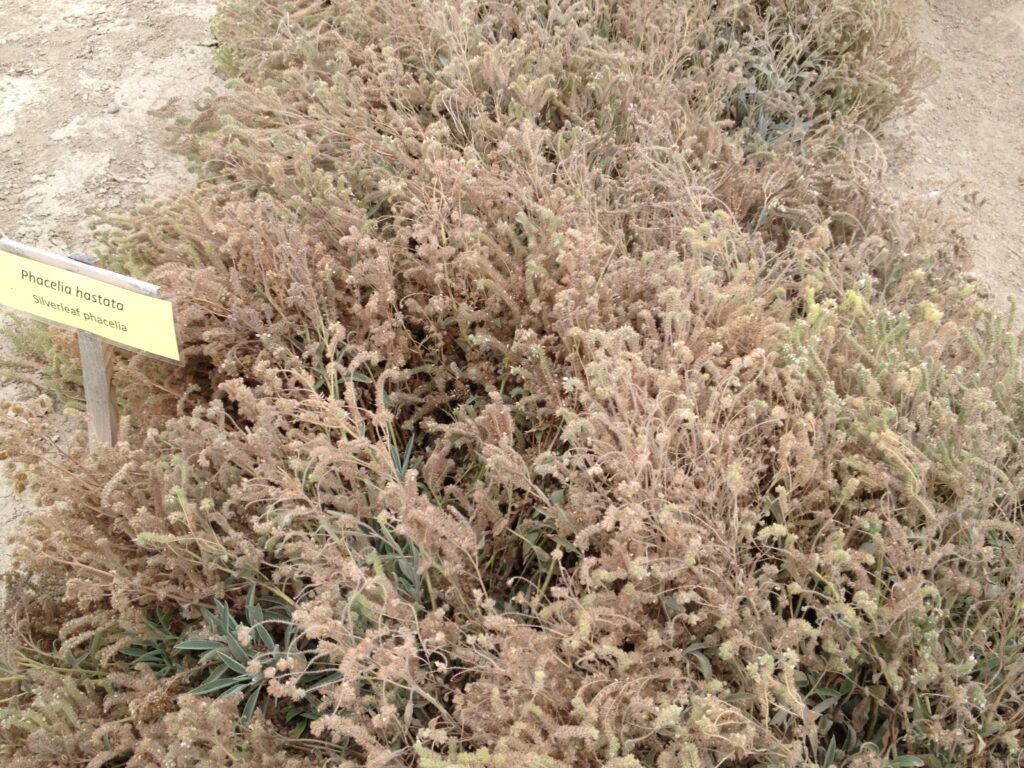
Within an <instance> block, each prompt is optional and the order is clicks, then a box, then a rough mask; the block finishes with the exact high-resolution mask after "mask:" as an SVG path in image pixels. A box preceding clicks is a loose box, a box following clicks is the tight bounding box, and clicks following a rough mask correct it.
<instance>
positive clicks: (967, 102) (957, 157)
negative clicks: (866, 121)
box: [890, 0, 1024, 322]
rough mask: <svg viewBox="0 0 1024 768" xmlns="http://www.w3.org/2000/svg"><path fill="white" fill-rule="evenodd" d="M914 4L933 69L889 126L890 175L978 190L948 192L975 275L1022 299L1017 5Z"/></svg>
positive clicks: (919, 188)
mask: <svg viewBox="0 0 1024 768" xmlns="http://www.w3.org/2000/svg"><path fill="white" fill-rule="evenodd" d="M912 2H913V3H914V6H912V20H913V24H912V27H913V32H914V35H915V37H916V38H917V40H918V42H919V44H920V46H921V49H922V50H923V51H924V53H925V54H926V55H927V56H928V57H930V58H931V59H933V61H934V64H935V66H936V67H937V73H936V76H935V77H934V78H933V80H932V81H931V82H930V83H929V84H928V85H927V86H926V87H925V88H924V92H923V94H922V96H923V99H922V103H921V105H920V106H919V107H918V108H917V110H916V111H915V112H914V113H913V114H912V115H910V116H909V117H908V118H906V119H903V120H901V121H899V122H898V123H896V125H895V126H894V127H893V130H892V134H893V137H894V138H895V140H896V141H895V147H894V148H891V149H890V155H891V157H892V163H893V167H894V170H895V172H896V174H897V177H898V178H897V181H898V182H899V183H901V184H903V185H904V186H905V187H906V188H907V189H909V190H911V191H914V192H917V193H921V194H934V193H945V192H951V191H955V190H956V189H957V188H958V187H959V186H960V185H966V187H965V190H964V191H966V192H968V193H970V192H976V193H977V195H976V200H977V203H969V202H965V201H964V195H963V194H955V193H954V194H950V195H949V196H948V197H947V201H948V202H949V203H950V204H955V201H956V200H957V199H959V200H960V201H961V203H960V208H961V210H962V213H963V215H964V218H965V219H966V220H969V223H968V224H967V226H966V230H965V231H966V234H967V236H968V238H969V240H970V245H971V251H972V253H973V256H974V260H975V268H974V274H975V275H976V277H978V278H979V279H980V281H981V282H982V283H983V284H984V285H986V286H987V287H988V289H989V290H990V292H991V293H992V295H993V297H994V298H995V299H996V301H997V302H998V304H999V305H1000V306H1004V307H1005V306H1006V305H1007V304H1008V302H1009V300H1010V299H1011V298H1012V299H1016V300H1017V301H1018V304H1024V302H1022V301H1021V300H1022V299H1024V1H1022V0H912ZM1021 314H1024V306H1019V308H1018V322H1019V321H1020V319H1021V317H1020V316H1021Z"/></svg>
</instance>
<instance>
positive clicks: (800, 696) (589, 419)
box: [0, 0, 1024, 768]
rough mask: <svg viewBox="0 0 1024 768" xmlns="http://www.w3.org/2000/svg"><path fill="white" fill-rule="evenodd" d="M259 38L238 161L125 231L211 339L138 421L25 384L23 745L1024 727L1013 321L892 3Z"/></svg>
mask: <svg viewBox="0 0 1024 768" xmlns="http://www.w3.org/2000/svg"><path fill="white" fill-rule="evenodd" d="M218 34H219V36H220V40H221V42H220V49H219V52H218V55H219V57H220V61H221V64H222V66H223V67H224V68H225V71H226V73H227V74H228V75H229V76H231V77H233V78H234V79H233V80H232V81H230V82H231V83H232V84H233V90H232V91H231V92H230V93H229V95H228V96H227V97H225V98H224V99H222V100H221V101H219V102H218V103H217V104H216V105H215V106H213V107H212V108H211V109H210V110H209V111H208V113H206V114H205V115H204V116H203V117H202V118H201V119H200V120H199V121H197V123H196V124H195V125H193V126H192V130H191V131H190V132H188V133H187V134H186V135H185V136H183V140H184V141H185V142H186V144H187V146H188V147H189V149H190V151H192V152H194V153H195V156H196V158H197V161H198V163H199V165H198V167H199V168H200V169H201V171H202V179H201V181H200V183H199V184H198V186H197V188H196V189H195V190H193V191H191V192H189V193H188V194H186V195H184V196H183V197H181V198H180V199H178V200H174V201H169V202H164V203H160V204H155V205H151V206H149V207H145V208H143V209H141V210H140V211H139V212H138V213H137V214H136V215H134V216H133V217H130V218H128V219H126V220H125V221H124V222H122V223H121V225H120V226H119V228H117V229H116V230H115V231H114V232H112V233H111V234H110V245H111V247H110V252H109V254H108V259H109V261H110V262H111V263H114V264H117V265H121V266H123V267H126V268H132V269H136V270H139V271H145V272H147V273H148V274H150V275H151V276H152V279H154V280H156V281H158V282H160V283H161V284H164V285H167V286H168V287H169V288H170V289H172V290H173V291H175V292H176V293H177V295H178V297H179V313H180V317H181V320H182V324H183V328H182V336H183V339H184V353H185V358H186V365H185V367H184V368H183V369H181V370H180V371H170V372H169V371H167V369H165V368H158V367H156V364H154V363H151V362H149V361H144V360H135V361H132V362H130V363H125V364H123V367H122V368H121V370H120V379H121V381H122V382H124V383H125V387H124V390H123V391H124V392H125V396H126V397H127V398H128V401H129V404H130V408H128V409H126V410H127V411H128V412H129V413H130V414H131V418H130V420H129V421H128V422H127V424H126V426H125V428H124V430H123V441H122V442H121V443H120V444H119V445H118V446H117V447H116V448H114V449H110V450H106V451H103V452H101V453H99V454H90V453H89V452H87V451H86V450H84V447H83V446H81V445H73V446H72V447H71V448H69V449H68V453H67V455H65V456H62V457H61V459H60V461H54V460H52V457H51V455H50V453H51V450H52V449H51V447H50V446H49V445H48V444H47V442H46V440H45V439H44V435H45V423H46V422H45V414H40V413H39V412H38V411H35V410H32V409H28V408H23V409H21V410H16V411H11V412H9V413H8V414H7V415H5V416H4V419H3V426H4V428H5V429H7V430H18V432H19V435H23V437H22V438H21V439H19V440H18V441H17V442H16V443H11V444H10V445H9V446H8V447H7V448H5V451H6V452H7V454H8V456H9V457H10V458H12V459H14V460H15V462H16V463H17V465H18V466H19V467H20V472H21V475H20V477H21V478H22V481H23V482H25V483H28V484H31V485H32V486H33V487H34V488H35V489H36V491H37V492H38V493H39V494H40V495H42V496H43V497H44V498H45V499H48V500H50V501H51V506H50V507H49V508H48V509H46V510H45V511H44V512H42V513H40V514H39V515H38V516H36V517H35V518H34V519H32V520H31V521H29V522H28V524H27V525H26V532H25V542H26V543H27V545H28V546H26V547H24V548H23V550H22V552H21V556H20V557H21V563H22V566H23V569H24V571H25V572H26V573H31V574H33V576H32V578H30V579H27V581H26V583H23V584H21V585H20V586H17V589H16V590H15V594H20V595H21V598H20V603H19V602H17V601H15V603H14V604H15V605H21V606H22V607H21V613H20V614H19V616H20V617H21V618H19V620H18V621H16V622H14V623H13V625H14V626H15V627H16V628H17V629H18V630H19V635H18V638H15V639H11V640H9V641H8V642H7V643H6V646H7V655H8V660H7V662H6V663H7V665H8V667H9V669H10V674H9V676H7V678H6V679H5V681H4V682H3V683H2V685H5V686H7V692H6V694H5V695H6V696H7V697H8V698H7V705H6V707H7V708H6V709H5V710H4V713H3V714H2V715H0V732H2V737H3V738H2V741H3V744H2V746H0V754H2V755H4V756H5V759H6V760H7V761H8V763H10V764H11V765H14V766H19V768H22V767H25V768H27V767H29V766H31V767H33V768H34V767H35V766H44V765H45V766H50V765H55V764H68V765H71V764H76V765H78V764H88V765H91V766H97V767H98V766H102V765H127V766H132V767H134V766H143V765H151V764H153V765H155V764H160V765H173V766H179V765H180V766H185V765H190V766H191V765H210V766H214V765H226V764H230V765H236V766H246V767H247V768H248V767H251V766H264V765H278V764H285V763H284V762H283V761H285V760H291V761H292V762H291V763H287V764H289V765H295V766H306V765H369V766H381V767H382V766H395V765H412V764H420V765H423V766H434V767H435V768H448V767H451V766H460V765H481V766H495V767H496V766H502V765H510V764H513V761H514V762H515V764H521V765H524V766H534V765H536V766H541V765H543V766H561V767H568V766H573V767H575V766H607V767H608V768H613V767H622V768H625V767H626V766H644V765H649V766H657V768H668V767H669V766H688V767H689V768H698V767H701V766H716V765H723V764H730V765H750V766H755V765H757V766H761V765H763V766H805V765H806V766H811V765H821V766H828V765H840V764H843V765H850V766H854V765H856V766H884V765H917V764H930V765H948V764H968V763H970V764H976V765H981V764H985V765H999V764H1001V761H1004V760H1005V759H1006V757H1007V756H1008V755H1012V754H1013V753H1014V751H1015V750H1016V748H1017V734H1018V725H1019V720H1020V717H1021V712H1024V709H1022V706H1024V704H1022V679H1021V673H1022V669H1021V662H1020V658H1019V650H1020V648H1019V646H1020V644H1021V639H1020V637H1021V632H1020V630H1021V615H1020V606H1021V605H1022V604H1024V603H1022V602H1021V601H1022V599H1024V585H1022V583H1021V579H1022V575H1021V574H1022V573H1024V571H1022V569H1021V568H1020V563H1021V562H1022V555H1024V553H1022V552H1021V546H1022V541H1024V538H1022V534H1024V529H1022V528H1021V527H1020V520H1019V517H1020V513H1019V511H1018V501H1017V499H1018V490H1017V489H1018V488H1019V487H1020V484H1021V479H1022V468H1021V454H1020V450H1019V442H1018V441H1019V434H1020V424H1021V413H1020V403H1021V395H1022V390H1021V385H1020V383H1019V373H1020V372H1019V365H1018V361H1017V355H1016V347H1015V343H1014V340H1013V339H1012V338H1011V336H1010V335H1008V333H1007V332H1006V330H1005V329H1004V328H1003V326H1002V324H1001V323H1002V321H1001V320H1000V319H999V318H996V317H993V316H991V315H989V314H987V313H986V312H985V311H984V309H983V307H982V305H981V304H980V303H979V302H978V300H977V297H975V296H973V295H972V289H971V286H970V285H969V284H968V283H966V282H965V281H964V279H963V278H961V277H960V273H961V270H962V268H963V262H964V259H963V254H962V253H961V248H960V245H959V242H958V240H957V239H956V238H955V237H954V236H953V235H952V234H950V232H951V230H950V229H949V225H948V224H947V223H946V222H945V221H944V220H943V219H942V217H941V215H940V214H939V213H938V212H937V209H934V208H916V207H913V206H909V205H905V206H902V207H901V206H899V205H896V204H895V203H894V202H893V201H892V200H891V199H889V198H888V197H887V196H886V193H885V192H884V191H883V189H884V185H883V184H882V181H881V178H880V173H881V172H880V165H879V163H878V161H877V159H876V158H875V157H874V156H873V155H872V153H871V149H872V148H871V146H869V145H867V144H866V141H865V138H864V137H865V135H866V133H865V131H871V130H873V129H874V128H876V127H877V126H878V125H879V124H880V122H881V121H882V120H883V119H884V118H885V117H886V116H887V115H888V114H889V113H890V112H891V111H892V110H893V109H895V108H897V107H899V106H900V105H902V104H904V103H905V102H906V100H907V98H908V92H909V91H908V88H909V82H910V78H911V75H912V73H913V71H914V68H915V66H916V60H915V57H914V54H913V52H912V50H911V48H910V47H909V45H908V44H907V42H906V41H905V39H904V35H903V32H902V29H901V27H900V25H899V23H898V20H897V19H896V17H895V16H894V14H893V12H892V11H891V9H890V8H888V6H886V5H885V4H883V3H877V2H874V1H873V0H844V2H832V1H829V2H825V0H785V1H782V2H765V3H761V2H758V3H754V2H738V1H737V2H686V3H680V4H674V3H667V2H664V1H663V0H622V1H621V2H589V3H576V4H572V3H568V2H562V3H559V2H550V1H549V0H516V2H489V1H486V0H478V1H476V2H471V1H469V0H465V1H463V0H446V2H437V3H427V4H423V3H416V2H411V0H409V1H406V0H364V2H359V3H355V2H348V0H336V1H335V2H332V3H322V2H315V3H311V2H293V1H291V0H289V1H288V2H281V1H278V2H249V1H247V2H244V3H240V4H238V5H237V6H235V7H229V8H228V9H226V10H225V11H224V12H223V13H222V16H221V18H220V22H219V26H218ZM24 435H27V437H24ZM55 584H56V585H59V587H57V586H55ZM47 601H56V602H57V603H59V605H56V604H54V605H51V602H47ZM47 606H50V607H47ZM69 658H70V659H73V663H69V662H67V661H66V659H69ZM236 681H238V682H236ZM190 690H191V691H196V692H195V693H193V694H189V693H188V692H189V691H190ZM218 694H228V695H227V696H226V697H225V698H223V699H217V700H216V701H213V700H210V699H207V698H205V697H206V696H208V695H213V696H216V695H218ZM90 734H91V735H90ZM182 734H185V736H182ZM229 756H230V757H229ZM61 760H64V761H65V762H64V763H61V762H60V761H61ZM228 760H230V761H233V762H227V761H228ZM894 761H895V762H894ZM925 761H930V762H927V763H926V762H925Z"/></svg>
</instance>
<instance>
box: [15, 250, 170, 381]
mask: <svg viewBox="0 0 1024 768" xmlns="http://www.w3.org/2000/svg"><path fill="white" fill-rule="evenodd" d="M110 274H111V275H112V277H121V276H119V275H115V273H110ZM122 279H125V278H122ZM0 304H3V305H4V306H7V307H10V308H11V309H14V310H17V311H19V312H24V313H25V314H28V315H32V316H33V317H37V318H39V319H40V320H46V321H48V322H51V323H58V324H60V325H66V326H70V327H72V328H77V329H79V330H82V331H89V332H90V333H93V334H95V335H96V336H100V337H102V338H104V339H107V340H108V341H110V342H113V343H114V344H117V345H119V346H122V347H130V348H132V349H137V350H140V351H142V352H148V353H150V354H152V355H157V356H159V357H164V358H167V359H169V360H174V361H180V360H181V353H180V352H179V350H178V335H177V332H176V331H175V328H174V307H173V305H172V304H171V302H170V301H167V300H166V299H160V298H157V297H156V296H147V295H146V294H144V293H138V292H137V291H132V290H128V289H127V288H122V287H120V286H117V285H113V284H111V283H108V282H105V281H103V280H98V279H96V278H95V277H89V276H87V275H80V274H77V273H76V272H75V271H72V270H70V269H61V268H60V267H56V266H51V265H50V264H44V263H42V262H39V261H34V260H33V259H28V258H25V257H24V256H19V255H17V254H14V253H10V252H8V251H5V250H3V249H0Z"/></svg>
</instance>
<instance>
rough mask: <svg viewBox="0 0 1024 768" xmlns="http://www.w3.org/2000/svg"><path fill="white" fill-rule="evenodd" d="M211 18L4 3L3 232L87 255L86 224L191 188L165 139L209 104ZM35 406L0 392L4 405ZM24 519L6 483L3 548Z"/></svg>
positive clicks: (115, 1)
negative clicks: (178, 120)
mask: <svg viewBox="0 0 1024 768" xmlns="http://www.w3.org/2000/svg"><path fill="white" fill-rule="evenodd" d="M213 12H214V1H213V0H174V1H173V2H169V1H167V0H163V1H156V2H155V1H154V0H45V2H44V3H42V4H40V3H39V2H38V0H0V231H2V232H3V233H4V234H6V235H7V236H8V237H11V238H13V239H15V240H20V241H22V242H25V243H29V244H32V245H38V246H42V247H44V248H49V249H51V250H54V251H57V252H60V253H68V252H71V251H75V250H89V249H90V247H92V246H93V245H94V242H93V241H92V239H91V235H90V229H89V226H88V223H89V219H90V212H97V213H103V212H111V211H118V210H125V209H127V208H129V207H131V205H132V204H133V203H135V202H138V201H140V200H143V199H145V198H149V197H154V196H158V195H161V194H166V193H167V192H170V191H172V190H174V189H175V188H179V187H181V186H183V185H185V184H186V183H188V181H189V175H188V170H187V167H186V164H185V161H184V159H183V158H181V157H179V156H178V155H175V154H174V153H172V152H171V151H169V150H168V149H167V147H166V143H165V142H166V136H167V133H166V129H167V127H168V125H169V124H170V122H171V121H172V120H173V118H175V117H176V116H179V115H180V116H188V115H190V114H193V113H194V106H195V104H196V101H197V100H199V99H201V98H203V97H204V96H205V97H207V98H209V97H210V95H211V94H212V93H213V91H212V90H211V89H212V88H213V87H214V84H215V82H216V81H215V78H214V74H213V63H212V56H211V46H212V45H213V38H212V36H211V34H210V29H209V25H210V19H211V18H212V16H213ZM3 322H5V318H4V317H3V316H2V315H0V323H3ZM3 344H4V341H3V340H2V337H0V359H2V358H3V357H4V355H5V352H6V350H5V348H4V346H3ZM33 394H34V393H33V392H32V390H31V387H28V386H26V385H24V384H14V383H11V382H4V381H0V402H2V401H4V400H7V401H10V400H15V399H22V398H27V397H31V396H32V395H33ZM27 509H28V507H27V505H26V504H25V502H23V501H21V500H19V499H17V498H15V497H14V494H13V493H12V492H11V490H10V489H9V488H8V487H7V486H6V485H5V484H3V482H2V480H0V536H2V535H3V534H4V532H6V531H9V530H10V529H11V527H12V525H13V524H14V523H15V522H16V521H17V519H18V518H19V517H21V516H22V515H24V514H25V512H26V511H27ZM5 566H6V556H5V551H4V547H3V545H2V544H0V572H2V571H3V570H4V568H5Z"/></svg>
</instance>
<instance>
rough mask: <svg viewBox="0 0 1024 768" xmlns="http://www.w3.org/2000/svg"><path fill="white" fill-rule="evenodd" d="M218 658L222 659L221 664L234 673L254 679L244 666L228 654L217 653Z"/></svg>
mask: <svg viewBox="0 0 1024 768" xmlns="http://www.w3.org/2000/svg"><path fill="white" fill-rule="evenodd" d="M217 658H218V659H220V660H221V662H223V664H224V665H225V666H226V667H227V668H228V669H230V670H231V671H232V672H237V673H238V674H240V675H247V676H248V677H253V675H252V673H251V672H249V671H248V670H247V669H246V668H245V666H244V665H243V664H241V663H240V662H238V661H236V660H235V659H233V658H231V657H230V656H229V655H228V654H226V653H224V651H217Z"/></svg>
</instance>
